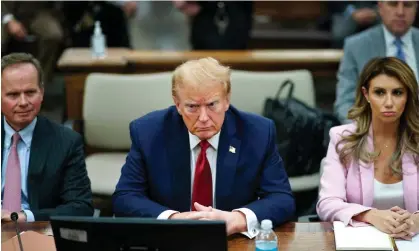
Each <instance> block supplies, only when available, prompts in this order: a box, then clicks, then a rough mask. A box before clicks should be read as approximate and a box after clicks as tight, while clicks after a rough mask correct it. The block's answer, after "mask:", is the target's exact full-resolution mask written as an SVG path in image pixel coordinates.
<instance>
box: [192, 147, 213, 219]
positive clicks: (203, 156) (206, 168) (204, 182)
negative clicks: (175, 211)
mask: <svg viewBox="0 0 419 251" xmlns="http://www.w3.org/2000/svg"><path fill="white" fill-rule="evenodd" d="M209 145H210V144H209V143H208V141H206V140H203V141H201V142H200V143H199V146H200V147H201V152H200V153H199V156H198V160H197V161H196V167H195V178H194V183H193V192H192V211H196V209H195V206H194V203H195V202H198V203H199V204H201V205H203V206H212V176H211V168H210V165H209V162H208V159H207V153H206V152H207V149H208V147H209Z"/></svg>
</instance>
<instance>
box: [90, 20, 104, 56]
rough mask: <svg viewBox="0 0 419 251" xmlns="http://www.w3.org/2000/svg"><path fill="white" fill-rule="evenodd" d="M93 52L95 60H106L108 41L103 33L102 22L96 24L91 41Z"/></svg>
mask: <svg viewBox="0 0 419 251" xmlns="http://www.w3.org/2000/svg"><path fill="white" fill-rule="evenodd" d="M91 47H92V48H91V50H92V56H93V58H104V57H105V56H106V40H105V35H103V33H102V28H101V27H100V22H99V21H96V22H95V30H94V32H93V35H92V39H91Z"/></svg>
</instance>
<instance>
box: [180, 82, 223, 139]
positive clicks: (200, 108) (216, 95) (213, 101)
mask: <svg viewBox="0 0 419 251" xmlns="http://www.w3.org/2000/svg"><path fill="white" fill-rule="evenodd" d="M229 100H230V98H229V95H227V94H226V93H225V89H224V87H223V85H222V84H220V83H208V84H205V85H201V86H199V87H196V86H193V85H188V84H187V83H185V84H184V85H183V86H182V87H180V88H178V90H177V92H176V97H174V101H175V104H176V107H177V110H178V112H179V114H180V115H181V116H182V118H183V121H184V122H185V125H186V127H187V128H188V130H189V132H191V133H192V134H194V135H196V136H197V137H198V138H199V139H201V140H207V139H210V138H211V137H212V136H214V135H215V134H217V133H218V132H219V131H220V129H221V127H222V125H223V122H224V118H225V112H226V111H227V110H228V108H229V106H230V101H229Z"/></svg>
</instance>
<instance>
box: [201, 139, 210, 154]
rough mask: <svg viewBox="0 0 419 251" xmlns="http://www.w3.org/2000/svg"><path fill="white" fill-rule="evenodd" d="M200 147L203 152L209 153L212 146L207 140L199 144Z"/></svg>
mask: <svg viewBox="0 0 419 251" xmlns="http://www.w3.org/2000/svg"><path fill="white" fill-rule="evenodd" d="M199 146H200V147H201V151H204V152H205V151H207V149H208V147H209V146H210V143H209V142H208V141H206V140H202V141H201V142H199Z"/></svg>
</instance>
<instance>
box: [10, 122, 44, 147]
mask: <svg viewBox="0 0 419 251" xmlns="http://www.w3.org/2000/svg"><path fill="white" fill-rule="evenodd" d="M37 121H38V119H37V117H35V119H34V120H32V122H31V123H30V124H29V125H28V126H26V127H25V128H23V129H22V130H20V131H19V132H18V133H19V135H20V138H21V139H22V141H23V143H24V144H25V145H26V146H27V147H30V146H31V143H32V136H33V131H34V130H35V126H36V122H37ZM3 124H4V137H5V145H10V144H11V140H12V136H13V134H15V132H16V131H15V130H14V129H13V128H12V127H11V126H10V125H9V124H8V123H7V121H6V118H5V117H3ZM7 143H8V144H7Z"/></svg>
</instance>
